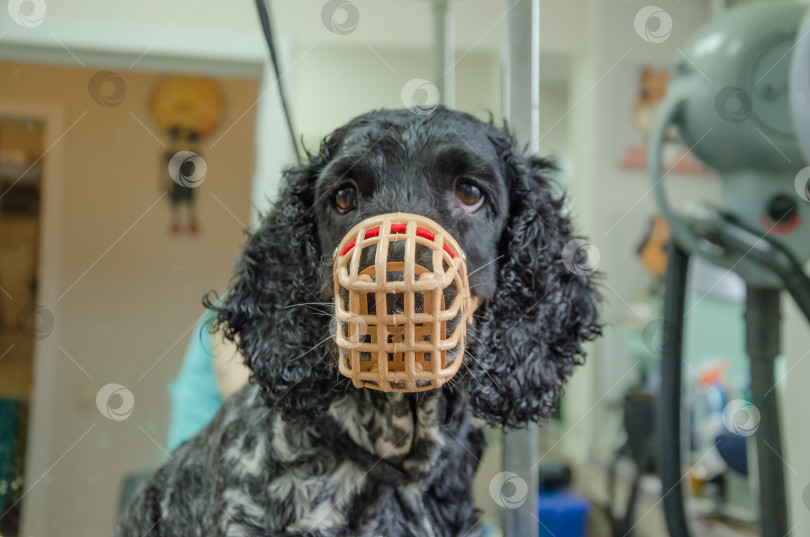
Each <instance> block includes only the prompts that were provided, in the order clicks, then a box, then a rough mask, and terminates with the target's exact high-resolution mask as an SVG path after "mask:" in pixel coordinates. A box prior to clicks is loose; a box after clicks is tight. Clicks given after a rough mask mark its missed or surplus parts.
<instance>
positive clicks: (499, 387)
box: [464, 349, 503, 391]
mask: <svg viewBox="0 0 810 537" xmlns="http://www.w3.org/2000/svg"><path fill="white" fill-rule="evenodd" d="M464 352H465V353H467V355H468V356H469V357H470V358H472V359H473V360H475V363H477V364H478V365H480V366H481V371H483V372H484V374H485V375H486V376H488V377H489V380H491V381H492V384H494V385H495V387H496V388H498V390H500V391H503V390H501V386H500V384H498V383H497V382H495V379H494V378H492V375H490V374H489V371H487V369H486V368H485V367H484V364H482V363H481V362H480V361H478V358H476V357H475V356H473V355H472V354H470V353H469V352H467V349H464ZM473 377H475V375H473Z"/></svg>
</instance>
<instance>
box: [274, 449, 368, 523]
mask: <svg viewBox="0 0 810 537" xmlns="http://www.w3.org/2000/svg"><path fill="white" fill-rule="evenodd" d="M365 476H366V474H365V473H363V472H362V471H361V470H360V468H359V467H358V466H357V465H356V464H355V463H353V462H351V461H344V462H343V463H341V464H340V466H338V467H337V468H336V469H335V471H334V472H332V474H331V475H329V476H328V478H327V479H326V482H324V481H323V477H322V476H321V477H314V478H310V479H307V480H304V481H305V482H306V485H305V486H308V487H311V486H314V487H317V494H313V496H318V497H321V498H326V499H325V500H323V501H321V502H320V503H319V504H318V505H316V506H315V507H314V508H313V509H311V510H310V511H309V512H308V513H306V514H304V516H302V517H300V518H299V519H298V521H297V522H296V523H295V524H293V525H291V526H290V527H289V528H288V530H289V531H291V532H301V531H303V532H306V531H313V530H317V531H318V532H319V533H329V532H330V531H334V530H338V529H340V528H342V527H344V526H345V525H346V517H344V516H343V508H344V506H346V505H347V504H348V503H350V502H351V501H352V499H353V497H354V496H355V495H356V494H357V493H358V492H359V490H360V487H361V486H362V484H363V481H364V480H365ZM296 514H297V513H296Z"/></svg>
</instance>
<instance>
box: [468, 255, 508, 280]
mask: <svg viewBox="0 0 810 537" xmlns="http://www.w3.org/2000/svg"><path fill="white" fill-rule="evenodd" d="M504 255H505V254H501V255H499V256H498V257H496V258H495V259H493V260H492V261H489V262H488V263H486V264H485V265H481V266H480V267H478V268H477V269H475V270H474V271H472V272H470V273H469V274H467V277H468V278H469V277H470V276H472V275H473V274H475V273H476V272H478V271H479V270H481V269H482V268H485V267H487V266H489V265H491V264H492V263H494V262H495V261H497V260H498V259H500V258H502V257H504ZM472 287H475V286H474V285H473V286H472Z"/></svg>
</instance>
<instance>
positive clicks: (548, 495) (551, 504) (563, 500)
mask: <svg viewBox="0 0 810 537" xmlns="http://www.w3.org/2000/svg"><path fill="white" fill-rule="evenodd" d="M590 510H591V506H590V504H589V503H588V502H587V501H586V500H585V499H584V498H581V497H579V496H577V495H576V494H571V493H570V492H541V493H540V494H539V495H538V497H537V518H538V519H539V520H540V537H585V534H586V533H587V531H588V512H589V511H590Z"/></svg>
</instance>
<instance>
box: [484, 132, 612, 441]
mask: <svg viewBox="0 0 810 537" xmlns="http://www.w3.org/2000/svg"><path fill="white" fill-rule="evenodd" d="M504 154H505V156H504V160H505V162H506V164H505V168H506V175H507V180H508V181H510V182H511V186H510V196H509V205H510V208H509V217H508V221H507V224H506V228H505V230H504V232H503V235H502V239H501V244H500V252H499V254H500V255H501V256H502V257H501V258H500V266H499V268H498V276H497V278H498V281H497V287H496V291H495V295H494V297H493V298H492V299H491V300H489V301H488V303H487V304H485V306H484V307H483V308H482V309H481V310H480V316H479V315H476V321H475V324H474V325H473V328H472V330H473V332H472V333H473V334H474V335H475V336H476V338H477V340H478V341H476V339H475V338H470V341H469V343H470V345H471V347H472V348H471V350H472V353H473V354H474V356H475V357H476V359H475V360H470V361H469V366H470V369H471V373H472V375H473V376H474V377H475V378H473V379H471V380H470V382H469V384H468V388H469V390H470V392H471V398H472V404H473V410H474V412H475V413H476V415H478V416H479V417H481V418H483V419H484V420H486V421H487V422H489V423H490V424H493V425H504V426H507V427H521V426H523V425H525V424H526V423H527V422H529V421H537V420H539V419H541V418H544V417H547V416H549V415H550V414H551V413H552V412H553V410H554V409H555V407H556V405H557V399H558V397H559V395H560V393H561V391H562V387H563V383H564V381H565V379H566V377H567V376H568V375H569V374H570V373H571V372H572V370H573V368H574V366H575V365H578V364H580V363H581V362H582V360H583V349H582V344H583V342H584V341H585V340H590V339H593V338H594V337H595V336H596V335H598V333H599V330H600V329H599V325H598V324H597V307H596V303H597V301H598V300H597V293H596V291H595V290H594V284H593V282H592V281H591V278H590V273H591V272H592V271H591V270H590V268H591V267H589V266H583V265H582V263H583V261H582V260H581V259H578V258H577V259H575V257H576V255H574V254H580V255H581V254H582V252H581V251H580V250H581V248H580V246H581V242H579V241H578V240H577V239H575V237H574V235H573V230H572V226H571V222H570V220H569V218H568V216H567V215H566V214H565V208H564V200H563V196H562V195H561V194H556V193H555V192H554V190H553V189H552V186H551V184H550V182H549V181H548V180H547V179H546V178H545V177H544V173H548V172H549V171H550V170H551V165H550V164H549V163H548V161H545V160H543V159H540V158H536V157H522V156H516V155H514V154H513V153H512V150H511V147H510V149H509V150H507V151H504ZM572 251H573V252H574V254H572Z"/></svg>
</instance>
